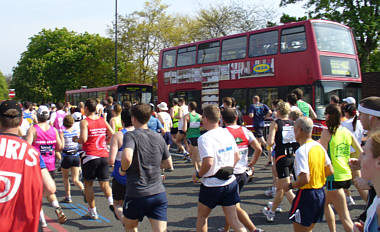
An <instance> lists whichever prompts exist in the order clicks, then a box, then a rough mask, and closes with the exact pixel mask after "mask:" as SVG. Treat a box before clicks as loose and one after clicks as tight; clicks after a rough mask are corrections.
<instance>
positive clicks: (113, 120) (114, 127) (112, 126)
mask: <svg viewBox="0 0 380 232" xmlns="http://www.w3.org/2000/svg"><path fill="white" fill-rule="evenodd" d="M110 126H111V128H112V130H113V131H115V129H116V123H115V119H114V118H111V120H110Z"/></svg>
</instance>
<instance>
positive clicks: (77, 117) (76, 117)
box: [71, 112, 82, 122]
mask: <svg viewBox="0 0 380 232" xmlns="http://www.w3.org/2000/svg"><path fill="white" fill-rule="evenodd" d="M71 116H73V119H74V121H76V122H78V121H80V120H82V113H81V112H74V113H73V114H72V115H71Z"/></svg>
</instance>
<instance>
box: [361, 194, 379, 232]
mask: <svg viewBox="0 0 380 232" xmlns="http://www.w3.org/2000/svg"><path fill="white" fill-rule="evenodd" d="M378 204H380V197H378V196H376V197H375V199H374V200H373V202H372V205H371V206H370V207H369V208H368V210H367V219H366V220H365V224H364V231H365V232H372V231H377V230H373V228H376V229H377V227H378V225H377V224H378V223H376V222H377V214H376V207H377V205H378ZM373 224H374V225H373Z"/></svg>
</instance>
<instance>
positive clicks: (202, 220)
mask: <svg viewBox="0 0 380 232" xmlns="http://www.w3.org/2000/svg"><path fill="white" fill-rule="evenodd" d="M210 213H211V209H210V208H209V207H207V206H205V205H204V204H202V203H200V202H198V216H197V232H207V229H208V228H207V218H208V216H209V215H210Z"/></svg>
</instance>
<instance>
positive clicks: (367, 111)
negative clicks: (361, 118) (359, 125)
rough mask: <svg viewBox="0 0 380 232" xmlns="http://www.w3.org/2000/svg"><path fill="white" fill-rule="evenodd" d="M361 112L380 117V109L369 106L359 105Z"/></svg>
mask: <svg viewBox="0 0 380 232" xmlns="http://www.w3.org/2000/svg"><path fill="white" fill-rule="evenodd" d="M358 110H359V112H362V113H365V114H369V115H373V116H376V117H380V111H378V110H372V109H368V108H365V107H363V106H361V105H359V108H358Z"/></svg>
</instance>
